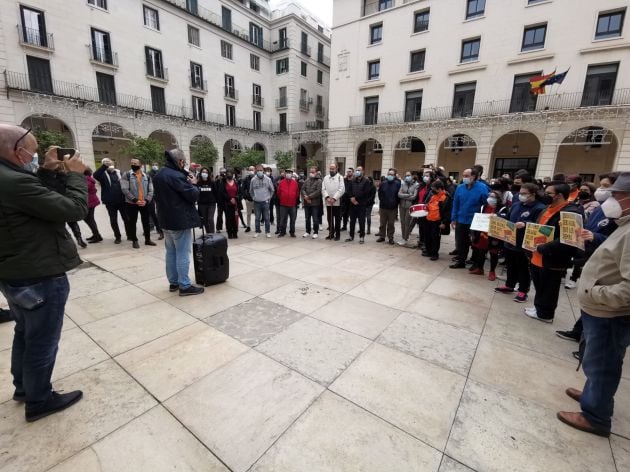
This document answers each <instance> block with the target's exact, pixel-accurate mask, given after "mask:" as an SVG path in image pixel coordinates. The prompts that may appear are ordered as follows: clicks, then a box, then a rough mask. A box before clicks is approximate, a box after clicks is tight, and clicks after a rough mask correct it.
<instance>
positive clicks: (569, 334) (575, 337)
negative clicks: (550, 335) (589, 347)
mask: <svg viewBox="0 0 630 472" xmlns="http://www.w3.org/2000/svg"><path fill="white" fill-rule="evenodd" d="M556 336H558V337H559V338H562V339H566V340H567V341H575V342H576V343H579V342H580V338H581V336H580V335H579V334H577V333H576V332H575V331H573V330H570V331H560V330H558V331H556Z"/></svg>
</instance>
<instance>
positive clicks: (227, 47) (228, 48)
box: [221, 40, 232, 60]
mask: <svg viewBox="0 0 630 472" xmlns="http://www.w3.org/2000/svg"><path fill="white" fill-rule="evenodd" d="M221 57H225V58H226V59H230V60H231V59H232V45H231V44H230V43H228V42H227V41H223V40H221Z"/></svg>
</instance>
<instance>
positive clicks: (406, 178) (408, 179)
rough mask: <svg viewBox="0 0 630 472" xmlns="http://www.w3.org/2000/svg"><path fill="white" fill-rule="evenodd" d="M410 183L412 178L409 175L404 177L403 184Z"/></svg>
mask: <svg viewBox="0 0 630 472" xmlns="http://www.w3.org/2000/svg"><path fill="white" fill-rule="evenodd" d="M411 181H412V178H411V176H410V175H405V182H407V183H409V182H411Z"/></svg>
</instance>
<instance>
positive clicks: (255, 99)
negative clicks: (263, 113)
mask: <svg viewBox="0 0 630 472" xmlns="http://www.w3.org/2000/svg"><path fill="white" fill-rule="evenodd" d="M252 105H253V106H255V107H259V108H263V107H264V106H265V100H264V98H262V97H261V96H260V95H252Z"/></svg>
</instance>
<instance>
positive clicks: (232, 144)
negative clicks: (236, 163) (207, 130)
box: [223, 139, 243, 169]
mask: <svg viewBox="0 0 630 472" xmlns="http://www.w3.org/2000/svg"><path fill="white" fill-rule="evenodd" d="M242 150H243V146H242V145H241V143H240V142H239V141H238V140H236V139H228V140H227V141H226V142H225V144H224V145H223V166H224V167H225V168H226V169H227V168H229V167H230V159H231V158H232V156H234V155H236V154H238V153H239V152H241V151H242Z"/></svg>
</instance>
